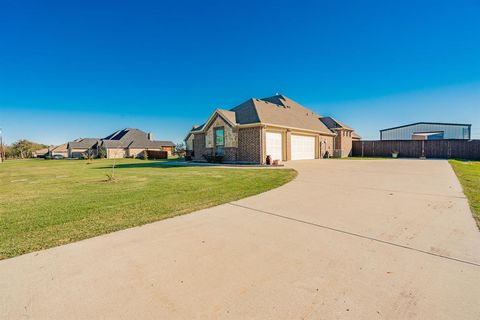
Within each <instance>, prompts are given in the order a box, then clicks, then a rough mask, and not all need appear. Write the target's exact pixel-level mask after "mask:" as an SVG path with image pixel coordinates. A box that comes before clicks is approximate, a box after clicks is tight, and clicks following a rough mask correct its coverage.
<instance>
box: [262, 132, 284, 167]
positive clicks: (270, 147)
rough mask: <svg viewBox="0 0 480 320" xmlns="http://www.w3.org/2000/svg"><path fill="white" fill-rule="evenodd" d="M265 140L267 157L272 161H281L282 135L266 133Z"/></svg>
mask: <svg viewBox="0 0 480 320" xmlns="http://www.w3.org/2000/svg"><path fill="white" fill-rule="evenodd" d="M265 140H266V141H265V143H266V151H267V156H270V157H272V160H282V154H283V153H282V150H283V149H282V134H281V133H276V132H267V134H266V139H265Z"/></svg>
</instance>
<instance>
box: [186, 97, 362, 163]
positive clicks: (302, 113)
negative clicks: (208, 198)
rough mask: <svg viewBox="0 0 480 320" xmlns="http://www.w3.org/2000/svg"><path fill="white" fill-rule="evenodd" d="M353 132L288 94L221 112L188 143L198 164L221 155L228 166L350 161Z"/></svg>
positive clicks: (189, 136)
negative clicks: (268, 161) (328, 159)
mask: <svg viewBox="0 0 480 320" xmlns="http://www.w3.org/2000/svg"><path fill="white" fill-rule="evenodd" d="M354 135H355V137H358V138H359V136H358V135H356V134H355V133H354V130H353V129H352V128H350V127H348V126H346V125H344V124H342V123H340V122H338V121H336V120H335V119H333V118H331V117H322V116H320V115H319V114H317V113H315V112H314V111H312V110H310V109H308V108H306V107H304V106H302V105H301V104H299V103H297V102H295V101H293V100H292V99H290V98H288V97H286V96H284V95H275V96H273V97H268V98H262V99H256V98H251V99H249V100H247V101H245V102H243V103H241V104H240V105H238V106H236V107H234V108H232V109H230V110H225V109H216V110H215V111H214V112H213V113H212V115H211V116H210V117H209V118H208V120H207V121H206V122H205V123H204V124H202V125H200V126H194V127H192V129H191V130H190V132H189V133H188V134H187V136H186V138H185V145H186V149H187V155H189V156H191V157H192V159H193V160H199V161H201V160H204V159H205V158H207V157H210V156H219V157H222V158H223V161H225V162H246V163H265V162H266V159H267V157H268V156H269V158H270V159H271V160H280V161H289V160H301V159H318V158H323V157H331V156H339V157H344V156H348V155H349V154H350V152H351V148H352V139H354Z"/></svg>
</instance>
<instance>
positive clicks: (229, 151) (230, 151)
mask: <svg viewBox="0 0 480 320" xmlns="http://www.w3.org/2000/svg"><path fill="white" fill-rule="evenodd" d="M237 150H238V148H227V147H225V148H224V156H223V161H237Z"/></svg>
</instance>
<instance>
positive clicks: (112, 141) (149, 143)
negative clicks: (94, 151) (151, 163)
mask: <svg viewBox="0 0 480 320" xmlns="http://www.w3.org/2000/svg"><path fill="white" fill-rule="evenodd" d="M102 144H103V146H105V147H106V148H161V147H167V146H168V147H173V146H175V144H174V143H173V142H171V141H160V140H150V139H149V138H148V134H147V133H146V132H144V131H142V130H139V129H134V128H125V129H123V130H119V131H116V132H114V133H112V134H111V135H109V136H107V137H105V138H104V139H102Z"/></svg>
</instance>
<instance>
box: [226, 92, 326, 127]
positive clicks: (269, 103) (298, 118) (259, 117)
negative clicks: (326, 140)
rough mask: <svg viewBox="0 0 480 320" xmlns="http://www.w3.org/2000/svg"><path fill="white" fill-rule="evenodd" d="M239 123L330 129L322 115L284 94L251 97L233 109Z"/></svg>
mask: <svg viewBox="0 0 480 320" xmlns="http://www.w3.org/2000/svg"><path fill="white" fill-rule="evenodd" d="M231 111H234V112H235V114H236V118H237V123H239V124H250V123H268V124H273V125H278V126H284V127H291V128H299V129H307V130H313V131H319V132H324V133H331V131H330V130H328V128H327V127H326V126H325V125H324V124H323V123H322V122H321V121H320V119H319V118H320V115H318V114H317V113H315V112H313V111H312V110H310V109H307V108H305V107H304V106H302V105H301V104H299V103H297V102H295V101H293V100H292V99H289V98H287V97H285V96H283V95H276V96H273V97H267V98H263V99H254V98H252V99H249V100H247V101H245V102H244V103H242V104H240V105H238V106H236V107H235V108H233V109H231Z"/></svg>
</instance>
